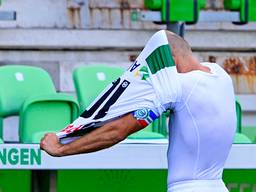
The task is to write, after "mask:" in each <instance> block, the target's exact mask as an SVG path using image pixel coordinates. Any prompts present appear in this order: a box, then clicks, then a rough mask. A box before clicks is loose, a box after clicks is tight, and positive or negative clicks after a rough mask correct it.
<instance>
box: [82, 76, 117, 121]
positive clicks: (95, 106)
mask: <svg viewBox="0 0 256 192" xmlns="http://www.w3.org/2000/svg"><path fill="white" fill-rule="evenodd" d="M120 81H121V79H120V78H118V79H117V80H116V81H114V82H113V83H112V86H111V87H110V88H109V90H107V92H106V93H104V95H102V97H101V98H99V99H98V101H97V102H96V103H94V105H93V106H92V107H91V108H90V109H89V110H88V111H87V110H85V111H84V112H83V113H82V114H81V115H80V116H81V117H84V118H89V117H91V116H92V115H93V113H95V111H96V110H97V109H98V108H99V107H100V105H101V104H102V103H103V102H104V101H105V100H106V99H107V97H108V96H109V95H110V94H111V92H112V91H114V89H115V88H116V87H117V85H118V84H119V83H120Z"/></svg>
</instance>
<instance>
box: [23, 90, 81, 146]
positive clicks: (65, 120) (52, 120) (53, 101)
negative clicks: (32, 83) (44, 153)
mask: <svg viewBox="0 0 256 192" xmlns="http://www.w3.org/2000/svg"><path fill="white" fill-rule="evenodd" d="M78 110H79V108H78V105H77V102H76V100H75V99H74V98H73V97H72V96H70V95H66V94H51V95H49V94H48V95H40V96H34V97H30V98H28V99H27V100H26V101H25V103H24V104H23V107H22V109H21V111H20V128H19V131H20V134H19V135H20V139H21V142H22V143H39V142H40V140H41V138H42V137H43V136H44V134H45V133H47V132H58V131H59V130H61V129H63V128H64V127H65V126H66V125H68V124H69V123H70V122H72V121H74V120H75V119H76V118H77V115H78Z"/></svg>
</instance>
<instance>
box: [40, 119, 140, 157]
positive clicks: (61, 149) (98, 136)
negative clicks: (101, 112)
mask: <svg viewBox="0 0 256 192" xmlns="http://www.w3.org/2000/svg"><path fill="white" fill-rule="evenodd" d="M142 128H143V126H142V125H141V124H139V123H138V121H137V120H136V119H135V118H134V116H133V115H132V114H128V115H125V116H123V117H121V118H119V119H117V120H114V121H112V122H109V123H107V124H106V125H104V126H103V127H101V128H100V129H96V130H94V131H92V132H90V133H89V134H87V135H84V136H82V137H81V138H79V139H77V140H75V141H73V142H71V143H69V144H65V145H63V144H61V143H60V142H59V139H58V137H57V136H56V135H55V134H54V133H48V134H46V135H45V136H44V138H43V139H42V140H41V143H40V147H41V149H43V150H45V151H46V152H47V153H49V154H50V155H52V156H66V155H74V154H80V153H89V152H94V151H98V150H101V149H105V148H108V147H111V146H113V145H115V144H116V143H118V142H120V141H122V140H124V139H125V138H126V137H127V136H128V135H130V134H132V133H134V132H136V131H139V130H140V129H142Z"/></svg>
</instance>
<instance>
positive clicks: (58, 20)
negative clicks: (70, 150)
mask: <svg viewBox="0 0 256 192" xmlns="http://www.w3.org/2000/svg"><path fill="white" fill-rule="evenodd" d="M143 7H144V3H143V0H130V1H129V0H56V1H53V0H43V1H42V0H23V1H20V0H5V1H3V3H2V5H1V6H0V11H16V13H17V19H16V20H14V21H0V65H14V64H15V65H30V66H37V67H41V68H43V69H45V70H46V71H47V72H48V73H49V74H50V76H51V78H52V79H53V81H54V84H55V87H56V89H57V91H59V92H65V93H69V94H72V95H75V89H74V85H73V80H72V72H73V70H74V68H76V67H78V66H82V65H89V64H106V65H109V66H122V67H125V68H127V67H128V66H130V65H131V63H132V62H133V61H134V59H135V58H136V56H137V55H138V53H139V52H140V51H141V50H142V48H143V46H144V44H145V42H146V40H147V39H148V38H149V37H150V36H151V35H152V34H153V33H154V32H155V31H156V30H158V29H164V28H165V25H157V24H154V23H153V22H142V21H136V20H132V19H131V13H132V11H133V10H137V9H143ZM205 9H206V10H213V11H215V12H217V11H220V10H223V1H221V0H208V1H207V5H206V8H205ZM255 30H256V24H255V23H249V24H246V25H233V24H232V23H230V22H215V23H212V22H210V23H207V22H206V23H197V24H195V25H188V26H186V32H185V39H186V40H187V41H188V42H189V43H190V44H191V46H192V48H193V50H194V52H195V54H196V55H197V56H198V58H199V59H200V61H213V62H217V63H218V64H220V65H221V66H223V67H224V68H225V69H227V70H229V72H230V75H231V76H232V78H233V81H234V86H235V91H236V94H237V97H238V99H239V102H240V103H241V106H242V112H243V113H242V117H243V118H242V133H243V134H245V135H246V136H247V137H249V138H250V139H251V141H252V142H254V143H255V142H256V118H255V115H256V114H255V112H256V105H254V103H255V100H256V95H255V93H256V83H255V81H256V78H255V75H256V54H255V50H256V49H255V48H256V32H255ZM4 125H5V126H4V134H3V135H4V140H6V141H12V142H17V141H18V140H19V136H18V123H17V117H10V118H7V119H5V123H4ZM0 147H1V146H0ZM252 156H253V157H254V158H255V156H256V154H252ZM56 172H57V171H31V172H30V171H20V170H19V171H17V170H12V171H11V170H1V171H0V191H2V192H9V191H10V192H11V191H24V192H25V191H31V190H32V191H60V192H62V191H63V192H64V191H103V189H104V191H148V189H150V191H165V187H166V184H165V183H166V178H165V177H166V171H165V170H128V171H127V170H126V171H124V170H117V171H113V170H101V171H93V170H90V171H88V170H83V171H79V170H77V171H62V174H58V173H56ZM108 177H109V178H111V179H110V180H111V182H109V180H108V179H107V178H108ZM129 178H132V181H131V180H129ZM224 178H225V181H226V182H227V183H229V184H230V186H232V190H231V192H238V191H241V192H249V191H250V192H254V191H256V170H255V169H250V170H248V169H247V170H227V171H226V172H225V173H224ZM99 180H101V182H100V184H99V182H98V181H99ZM14 182H17V184H14ZM97 183H98V186H97V187H98V188H97V187H96V185H97ZM153 186H154V187H155V188H154V187H153Z"/></svg>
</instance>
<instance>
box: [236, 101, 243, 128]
mask: <svg viewBox="0 0 256 192" xmlns="http://www.w3.org/2000/svg"><path fill="white" fill-rule="evenodd" d="M236 120H237V122H236V132H237V133H241V132H242V108H241V105H240V103H239V101H238V100H237V99H236Z"/></svg>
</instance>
